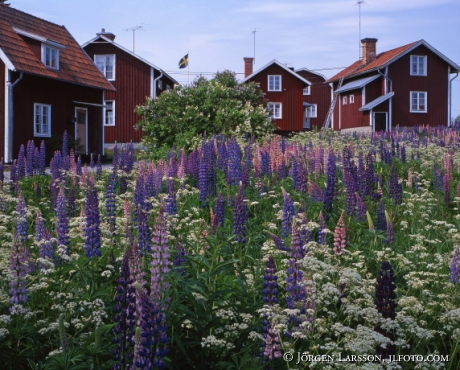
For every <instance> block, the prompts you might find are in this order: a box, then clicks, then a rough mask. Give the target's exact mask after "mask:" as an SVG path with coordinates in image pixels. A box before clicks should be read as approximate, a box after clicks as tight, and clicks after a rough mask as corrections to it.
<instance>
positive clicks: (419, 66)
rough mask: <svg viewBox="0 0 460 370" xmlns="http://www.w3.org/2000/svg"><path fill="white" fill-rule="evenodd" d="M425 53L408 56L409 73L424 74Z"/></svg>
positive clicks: (414, 74)
mask: <svg viewBox="0 0 460 370" xmlns="http://www.w3.org/2000/svg"><path fill="white" fill-rule="evenodd" d="M426 72H427V70H426V55H411V56H410V74H411V76H426Z"/></svg>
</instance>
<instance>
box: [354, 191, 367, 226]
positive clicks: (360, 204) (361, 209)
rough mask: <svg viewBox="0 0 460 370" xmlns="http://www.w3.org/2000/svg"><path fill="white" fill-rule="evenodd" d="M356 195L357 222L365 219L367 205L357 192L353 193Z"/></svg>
mask: <svg viewBox="0 0 460 370" xmlns="http://www.w3.org/2000/svg"><path fill="white" fill-rule="evenodd" d="M355 197H356V220H357V221H358V222H363V221H364V220H365V219H366V212H367V207H366V203H365V202H364V201H363V199H362V198H361V196H360V195H359V194H358V192H356V193H355Z"/></svg>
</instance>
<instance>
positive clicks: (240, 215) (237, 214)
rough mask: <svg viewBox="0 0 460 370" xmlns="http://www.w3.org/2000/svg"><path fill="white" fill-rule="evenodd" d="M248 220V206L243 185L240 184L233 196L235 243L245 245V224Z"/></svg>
mask: <svg viewBox="0 0 460 370" xmlns="http://www.w3.org/2000/svg"><path fill="white" fill-rule="evenodd" d="M248 219H249V206H248V204H247V202H246V198H245V194H244V189H243V185H242V184H240V188H239V191H238V193H237V194H236V195H235V207H234V211H233V232H234V234H235V236H236V241H237V242H239V243H246V241H247V239H246V223H247V222H248Z"/></svg>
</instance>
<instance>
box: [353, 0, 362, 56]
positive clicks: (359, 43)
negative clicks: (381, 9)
mask: <svg viewBox="0 0 460 370" xmlns="http://www.w3.org/2000/svg"><path fill="white" fill-rule="evenodd" d="M363 4H364V0H359V1H358V2H357V3H356V4H354V5H358V7H359V40H358V59H359V60H361V5H363Z"/></svg>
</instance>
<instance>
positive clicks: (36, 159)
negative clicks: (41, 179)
mask: <svg viewBox="0 0 460 370" xmlns="http://www.w3.org/2000/svg"><path fill="white" fill-rule="evenodd" d="M32 168H33V174H34V175H40V149H38V148H37V147H34V158H33V160H32Z"/></svg>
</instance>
